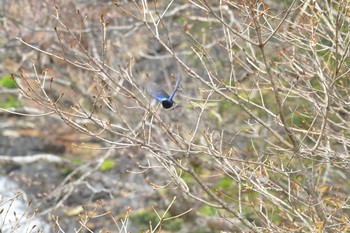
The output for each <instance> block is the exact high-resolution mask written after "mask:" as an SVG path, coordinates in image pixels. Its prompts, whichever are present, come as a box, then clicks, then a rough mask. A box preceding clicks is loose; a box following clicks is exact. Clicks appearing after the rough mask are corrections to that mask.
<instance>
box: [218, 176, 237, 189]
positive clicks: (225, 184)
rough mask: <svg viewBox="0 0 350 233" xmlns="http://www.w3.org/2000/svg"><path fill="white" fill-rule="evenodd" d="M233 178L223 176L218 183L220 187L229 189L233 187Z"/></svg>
mask: <svg viewBox="0 0 350 233" xmlns="http://www.w3.org/2000/svg"><path fill="white" fill-rule="evenodd" d="M232 183H233V180H232V179H231V178H230V177H223V178H222V179H220V181H219V182H218V184H217V187H218V188H222V189H225V190H227V189H229V188H231V187H232Z"/></svg>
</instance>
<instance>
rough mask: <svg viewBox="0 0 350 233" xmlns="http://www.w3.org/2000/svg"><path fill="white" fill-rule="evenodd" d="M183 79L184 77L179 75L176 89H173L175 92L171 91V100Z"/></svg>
mask: <svg viewBox="0 0 350 233" xmlns="http://www.w3.org/2000/svg"><path fill="white" fill-rule="evenodd" d="M181 79H182V78H181V76H179V77H178V78H177V80H176V85H175V88H174V90H173V93H171V95H170V97H169V100H170V101H171V100H172V99H173V98H174V96H175V93H176V91H177V89H178V88H179V86H180V82H181Z"/></svg>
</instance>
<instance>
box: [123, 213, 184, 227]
mask: <svg viewBox="0 0 350 233" xmlns="http://www.w3.org/2000/svg"><path fill="white" fill-rule="evenodd" d="M166 217H169V215H168V214H166ZM130 221H131V223H132V225H135V226H138V227H139V231H145V230H147V229H149V226H150V224H151V225H152V228H153V229H154V227H156V225H157V224H158V223H159V221H160V219H159V217H158V215H157V214H156V213H154V212H153V211H151V210H142V211H138V212H136V213H134V214H132V215H131V216H130ZM183 224H184V222H183V220H182V219H181V218H176V219H171V220H169V221H165V222H163V225H162V229H164V230H166V231H171V232H177V231H179V230H180V229H181V228H182V227H183Z"/></svg>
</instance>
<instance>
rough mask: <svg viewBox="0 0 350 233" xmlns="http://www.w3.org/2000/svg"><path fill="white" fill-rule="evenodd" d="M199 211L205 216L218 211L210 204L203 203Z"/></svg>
mask: <svg viewBox="0 0 350 233" xmlns="http://www.w3.org/2000/svg"><path fill="white" fill-rule="evenodd" d="M198 213H200V214H202V215H205V216H213V215H215V213H216V209H215V208H213V207H211V206H208V205H202V206H201V207H200V208H199V209H198Z"/></svg>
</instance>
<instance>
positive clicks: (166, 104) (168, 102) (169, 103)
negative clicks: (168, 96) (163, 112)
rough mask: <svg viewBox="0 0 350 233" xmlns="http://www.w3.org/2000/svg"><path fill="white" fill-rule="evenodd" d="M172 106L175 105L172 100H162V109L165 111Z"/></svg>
mask: <svg viewBox="0 0 350 233" xmlns="http://www.w3.org/2000/svg"><path fill="white" fill-rule="evenodd" d="M174 104H175V102H174V101H172V100H163V101H162V105H163V108H165V109H168V108H171V107H172V106H173V105H174Z"/></svg>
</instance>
